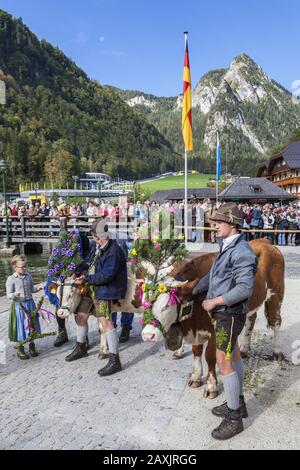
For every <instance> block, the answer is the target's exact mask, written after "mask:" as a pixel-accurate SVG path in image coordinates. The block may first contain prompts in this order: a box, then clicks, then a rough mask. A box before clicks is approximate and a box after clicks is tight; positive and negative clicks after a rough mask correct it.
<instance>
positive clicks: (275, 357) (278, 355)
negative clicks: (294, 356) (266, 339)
mask: <svg viewBox="0 0 300 470" xmlns="http://www.w3.org/2000/svg"><path fill="white" fill-rule="evenodd" d="M283 360H284V355H283V353H282V352H279V353H273V361H277V362H281V361H283Z"/></svg>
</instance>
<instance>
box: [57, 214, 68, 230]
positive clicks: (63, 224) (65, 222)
mask: <svg viewBox="0 0 300 470" xmlns="http://www.w3.org/2000/svg"><path fill="white" fill-rule="evenodd" d="M59 223H60V231H61V232H62V231H64V230H67V226H68V219H67V217H60V219H59Z"/></svg>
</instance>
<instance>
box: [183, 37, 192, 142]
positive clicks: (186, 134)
mask: <svg viewBox="0 0 300 470" xmlns="http://www.w3.org/2000/svg"><path fill="white" fill-rule="evenodd" d="M191 86H192V82H191V70H190V60H189V49H188V41H187V33H185V56H184V69H183V102H182V134H183V140H184V146H185V150H193V130H192V94H191Z"/></svg>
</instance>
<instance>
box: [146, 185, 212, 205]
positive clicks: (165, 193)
mask: <svg viewBox="0 0 300 470" xmlns="http://www.w3.org/2000/svg"><path fill="white" fill-rule="evenodd" d="M193 195H194V196H195V197H196V198H197V199H207V198H209V199H216V188H191V189H189V190H188V199H190V198H191V197H192V196H193ZM182 199H184V189H166V190H160V191H156V193H154V194H153V195H152V196H151V198H150V200H151V201H157V202H160V203H163V202H166V201H177V200H182Z"/></svg>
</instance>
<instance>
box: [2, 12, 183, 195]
mask: <svg viewBox="0 0 300 470" xmlns="http://www.w3.org/2000/svg"><path fill="white" fill-rule="evenodd" d="M3 83H4V84H5V87H6V98H7V99H6V104H4V105H3V104H0V147H1V148H0V151H1V153H2V154H3V156H4V158H5V159H6V160H7V163H8V186H9V187H10V188H11V189H13V188H16V187H17V185H18V183H20V182H23V181H24V180H27V181H33V182H43V181H47V182H51V183H52V184H53V183H61V184H66V183H67V182H72V175H79V174H82V173H83V172H85V171H104V172H107V173H109V174H110V175H111V176H113V177H116V176H118V175H119V176H120V177H123V178H126V177H131V178H134V177H136V178H141V177H143V176H151V175H153V174H157V172H159V171H161V172H165V171H170V170H174V169H176V168H179V165H180V163H179V158H178V156H177V155H176V154H175V153H174V151H173V149H172V146H171V144H170V143H169V141H168V140H167V139H166V138H165V137H164V136H163V135H162V134H161V133H160V132H159V131H158V130H157V128H156V127H155V126H153V125H152V124H151V123H149V121H148V120H147V119H146V118H145V117H144V116H143V115H141V114H140V113H138V112H137V111H136V110H135V109H134V108H132V107H130V106H128V105H127V104H126V103H124V101H123V100H122V99H120V97H119V96H118V95H117V94H116V93H114V92H113V91H112V90H108V89H107V88H105V87H102V86H100V84H99V83H98V82H96V81H94V80H90V79H89V78H88V77H87V75H86V74H85V73H84V72H83V71H82V70H81V69H80V68H79V67H77V66H76V64H75V63H74V62H72V61H71V60H70V59H68V58H67V57H66V56H65V55H64V54H63V52H61V51H60V50H59V49H57V48H55V47H53V46H52V45H51V44H49V43H48V42H46V41H44V40H42V41H39V40H38V38H37V37H36V36H35V35H34V34H33V33H32V32H31V31H30V30H29V29H28V28H27V27H26V26H25V25H24V24H23V22H22V20H20V19H15V18H13V17H12V16H11V15H9V14H8V13H6V12H5V11H3V10H0V84H1V90H0V91H3ZM1 101H2V102H3V93H2V94H1V100H0V103H1Z"/></svg>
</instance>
